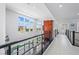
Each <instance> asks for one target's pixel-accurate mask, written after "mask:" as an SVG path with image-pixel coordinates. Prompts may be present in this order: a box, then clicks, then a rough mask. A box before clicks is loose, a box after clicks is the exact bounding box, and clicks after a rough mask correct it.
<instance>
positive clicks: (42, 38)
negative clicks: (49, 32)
mask: <svg viewBox="0 0 79 59" xmlns="http://www.w3.org/2000/svg"><path fill="white" fill-rule="evenodd" d="M43 40H44V39H43V35H42V40H41V54H43Z"/></svg>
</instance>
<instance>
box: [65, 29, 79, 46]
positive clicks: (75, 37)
mask: <svg viewBox="0 0 79 59" xmlns="http://www.w3.org/2000/svg"><path fill="white" fill-rule="evenodd" d="M66 35H67V37H68V39H69V41H70V42H71V44H72V45H74V46H79V32H75V31H70V30H66Z"/></svg>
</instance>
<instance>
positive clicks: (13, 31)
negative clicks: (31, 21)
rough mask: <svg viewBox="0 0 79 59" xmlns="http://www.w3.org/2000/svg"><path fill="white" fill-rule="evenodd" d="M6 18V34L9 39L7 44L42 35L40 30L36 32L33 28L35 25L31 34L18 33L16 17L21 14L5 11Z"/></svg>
mask: <svg viewBox="0 0 79 59" xmlns="http://www.w3.org/2000/svg"><path fill="white" fill-rule="evenodd" d="M6 16H7V17H6V33H7V35H8V36H9V39H10V41H9V42H13V41H17V40H22V39H26V38H29V37H32V36H35V35H39V34H41V33H42V30H41V31H36V28H35V27H36V24H35V25H34V30H33V32H19V31H18V17H19V16H22V14H19V13H16V12H14V11H11V10H8V9H7V10H6ZM41 27H42V25H41Z"/></svg>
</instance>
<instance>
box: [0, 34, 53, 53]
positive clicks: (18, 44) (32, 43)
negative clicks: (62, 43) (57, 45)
mask: <svg viewBox="0 0 79 59" xmlns="http://www.w3.org/2000/svg"><path fill="white" fill-rule="evenodd" d="M52 40H53V39H51V41H48V42H47V43H45V42H44V34H40V35H37V36H33V37H30V38H27V39H23V40H20V41H15V42H11V43H7V44H4V45H1V46H0V49H4V50H5V53H4V54H6V55H24V54H26V55H41V54H43V52H44V51H45V50H46V48H47V47H48V46H49V45H50V43H51V42H52Z"/></svg>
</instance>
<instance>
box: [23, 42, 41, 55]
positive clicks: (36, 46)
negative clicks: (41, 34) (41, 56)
mask: <svg viewBox="0 0 79 59" xmlns="http://www.w3.org/2000/svg"><path fill="white" fill-rule="evenodd" d="M40 44H41V43H39V44H37V45H36V46H34V47H31V48H30V49H28V50H27V51H26V52H24V53H23V54H22V55H24V54H25V53H27V52H28V51H30V50H31V49H33V48H35V47H37V46H39V45H40Z"/></svg>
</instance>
